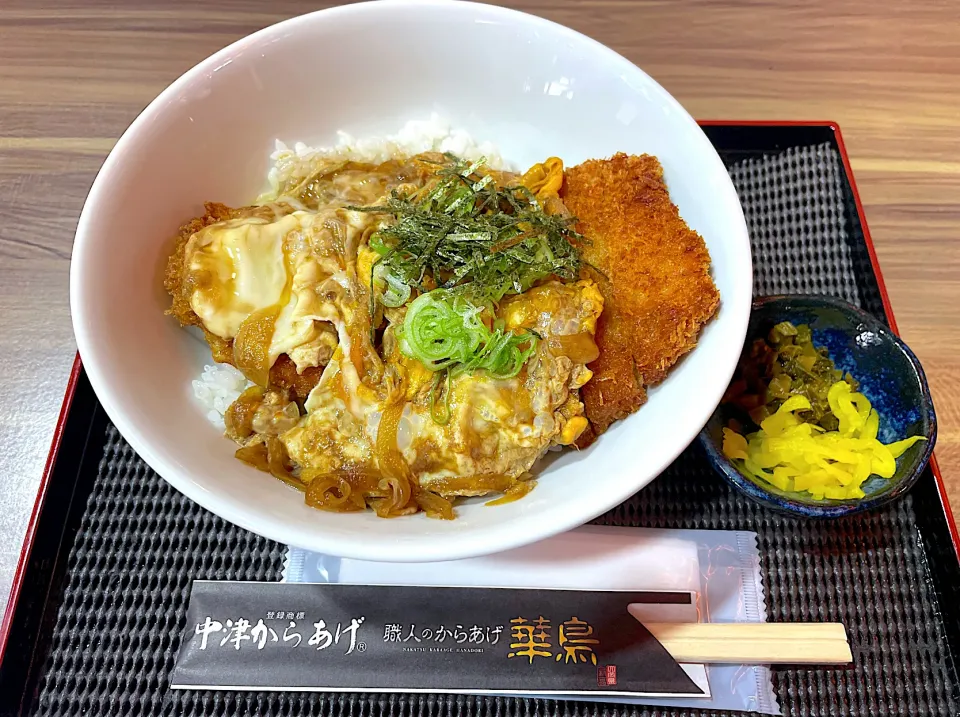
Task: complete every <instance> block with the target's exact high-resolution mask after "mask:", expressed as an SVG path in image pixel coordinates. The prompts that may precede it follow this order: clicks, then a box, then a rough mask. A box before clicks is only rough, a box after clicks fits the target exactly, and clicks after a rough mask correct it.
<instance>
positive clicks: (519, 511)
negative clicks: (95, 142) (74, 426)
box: [71, 2, 751, 561]
mask: <svg viewBox="0 0 960 717" xmlns="http://www.w3.org/2000/svg"><path fill="white" fill-rule="evenodd" d="M398 30H402V31H398ZM361 36H362V37H364V38H365V39H364V43H356V42H352V41H351V40H350V38H355V37H361ZM454 38H455V41H454ZM359 44H362V45H364V46H366V47H377V48H378V52H377V53H375V54H374V55H373V56H371V54H370V53H369V52H366V51H364V50H363V49H362V48H361V47H359ZM389 58H403V61H402V62H393V61H390V60H389ZM304 66H310V67H311V68H315V70H314V71H312V72H311V73H306V74H304V73H290V72H288V71H287V69H288V68H289V67H304ZM511 68H512V69H511ZM517 68H523V71H522V72H517V71H516V69H517ZM361 88H362V89H361ZM582 128H589V130H584V129H582ZM750 299H751V267H750V250H749V243H748V240H747V234H746V227H745V224H744V220H743V215H742V212H741V210H740V206H739V203H738V201H737V198H736V193H735V191H734V189H733V187H732V184H731V183H730V180H729V177H728V175H727V174H726V172H725V170H724V167H723V164H722V163H721V162H720V159H719V157H718V156H717V155H716V153H715V151H714V150H713V148H712V147H711V146H710V144H709V142H708V140H707V139H706V137H705V136H704V135H703V133H702V132H701V131H700V129H699V128H698V127H697V125H696V123H695V122H694V121H693V120H692V119H691V118H690V117H689V115H687V114H686V113H685V112H684V111H683V110H682V108H680V106H679V105H678V104H677V103H676V102H675V101H674V100H673V99H672V98H671V97H670V96H669V95H668V94H667V93H666V92H665V91H664V90H663V89H662V88H660V87H659V86H658V85H657V84H656V83H655V82H654V81H653V80H651V79H650V78H649V77H647V76H646V75H645V74H644V73H643V72H641V71H640V70H639V69H637V68H636V67H634V66H633V65H631V64H630V63H629V62H628V61H626V60H625V59H623V58H621V57H619V56H618V55H616V54H614V53H613V52H611V51H610V50H608V49H606V48H604V47H602V46H600V45H598V44H596V43H595V42H593V41H592V40H589V39H588V38H585V37H583V36H580V35H578V34H576V33H574V32H572V31H570V30H567V29H565V28H562V27H560V26H557V25H554V24H552V23H549V22H546V21H544V20H540V19H538V18H535V17H531V16H528V15H524V14H522V13H517V12H513V11H509V10H504V9H501V8H495V7H491V6H483V5H473V4H470V3H443V2H385V3H366V4H361V5H354V6H349V7H343V8H336V9H333V10H327V11H321V12H319V13H314V14H311V15H306V16H303V17H300V18H295V19H293V20H290V21H287V22H285V23H281V24H280V25H277V26H274V27H271V28H267V29H266V30H263V31H261V32H259V33H256V34H254V35H252V36H250V37H248V38H245V39H244V40H241V41H240V42H238V43H236V44H235V45H233V46H231V47H228V48H226V49H225V50H223V51H221V52H220V53H218V54H217V55H214V56H213V57H211V58H209V59H208V60H206V61H204V62H203V63H201V64H200V65H198V66H197V67H196V68H194V69H193V70H191V71H189V72H188V73H186V74H185V75H184V76H183V77H181V78H180V79H179V80H178V81H177V82H176V83H174V84H173V85H172V86H171V87H170V88H168V89H167V90H166V91H165V92H164V93H163V94H162V95H161V96H160V97H159V98H158V99H157V100H155V101H154V102H153V103H152V104H151V105H150V106H149V107H148V108H147V109H146V110H145V111H144V113H143V114H142V115H141V116H140V117H139V118H138V119H137V120H136V121H135V122H134V124H133V125H132V126H131V127H130V129H129V130H128V131H127V132H126V133H125V135H124V136H123V137H122V138H121V139H120V141H119V142H118V143H117V146H116V147H115V149H114V151H113V152H112V153H111V155H110V157H108V159H107V161H106V163H105V164H104V167H103V169H102V170H101V173H100V175H99V177H98V178H97V180H96V182H95V183H94V186H93V188H92V189H91V192H90V196H89V197H88V199H87V203H86V205H85V207H84V211H83V214H82V216H81V221H80V224H79V226H78V230H77V239H76V244H75V249H74V257H73V264H72V268H71V303H72V310H73V317H74V326H75V331H76V334H77V341H78V345H79V348H80V354H81V358H82V360H83V362H84V366H85V368H86V371H87V373H88V375H89V377H90V380H91V383H92V384H93V386H94V388H95V390H96V391H97V394H98V397H99V398H100V400H101V402H102V404H103V406H104V408H105V409H106V411H107V413H108V415H109V416H110V418H111V420H112V421H113V422H114V423H115V425H116V426H117V427H118V429H119V430H120V431H121V433H122V434H123V436H124V437H125V438H126V439H127V440H128V441H129V442H130V444H131V446H132V447H133V448H134V449H135V450H136V451H137V452H138V454H139V455H140V456H141V457H142V458H143V459H144V460H145V461H146V462H147V463H148V464H149V465H150V466H151V467H152V468H154V469H155V470H156V471H157V473H158V474H159V475H160V476H162V477H163V478H165V479H166V480H167V481H169V482H170V483H171V484H173V485H174V486H175V487H176V488H178V489H179V490H181V491H182V492H184V493H185V494H186V495H187V496H189V497H190V498H192V499H194V500H196V501H197V502H199V503H201V504H202V505H204V506H205V507H207V508H209V509H210V510H212V511H214V512H215V513H218V514H219V515H221V516H222V517H224V518H226V519H228V520H230V521H233V522H235V523H237V524H238V525H240V526H242V527H245V528H248V529H250V530H254V531H255V532H258V533H260V534H262V535H265V536H266V537H269V538H271V539H274V540H277V541H279V542H283V543H287V544H292V545H297V546H299V547H303V548H306V549H309V550H314V551H317V552H323V553H327V554H332V555H338V556H344V557H354V558H361V559H374V560H390V561H421V560H447V559H455V558H462V557H469V556H474V555H480V554H486V553H491V552H497V551H500V550H505V549H509V548H512V547H516V546H519V545H523V544H526V543H530V542H533V541H536V540H538V539H541V538H544V537H547V536H549V535H552V534H555V533H557V532H561V531H563V530H566V529H569V528H572V527H575V526H576V525H579V524H581V523H583V522H586V521H587V520H590V519H591V518H593V517H595V516H597V515H599V514H600V513H602V512H604V511H606V510H608V509H609V508H611V507H613V506H615V505H617V504H618V503H620V502H622V501H623V500H625V499H626V498H628V497H629V496H630V495H632V494H633V493H635V492H636V491H638V490H639V489H641V488H642V487H643V486H645V485H646V484H647V483H649V482H650V481H651V480H653V479H654V478H655V477H656V476H657V475H658V474H659V473H660V472H661V471H662V470H663V469H664V468H665V467H666V466H667V465H668V464H669V463H670V462H671V461H672V460H673V459H674V458H675V457H676V456H677V455H678V454H679V453H680V451H682V450H683V449H684V448H685V447H686V446H687V445H688V444H689V443H690V441H691V440H692V439H693V438H694V437H695V436H696V435H697V433H698V432H699V430H700V429H701V428H702V426H703V425H704V423H705V422H706V420H707V418H708V417H709V415H710V414H711V413H712V411H713V409H714V408H715V407H716V405H717V403H718V401H719V400H720V398H721V396H722V393H723V390H724V388H725V387H726V385H727V383H728V381H729V379H730V377H731V375H732V373H733V370H734V368H735V365H736V362H737V358H738V356H739V353H740V349H741V347H742V344H743V338H744V335H745V331H746V324H747V319H748V315H749V307H750Z"/></svg>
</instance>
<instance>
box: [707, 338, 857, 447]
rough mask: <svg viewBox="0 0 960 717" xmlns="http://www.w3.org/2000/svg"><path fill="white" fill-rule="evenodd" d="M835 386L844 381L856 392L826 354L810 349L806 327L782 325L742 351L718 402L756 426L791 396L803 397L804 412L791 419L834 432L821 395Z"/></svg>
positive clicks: (833, 418)
mask: <svg viewBox="0 0 960 717" xmlns="http://www.w3.org/2000/svg"><path fill="white" fill-rule="evenodd" d="M838 381H846V382H847V383H848V384H849V385H850V388H851V390H852V391H856V390H857V389H858V388H859V384H858V383H857V382H856V381H855V380H854V378H853V377H852V376H851V375H850V374H849V373H848V374H846V375H844V373H843V372H842V371H840V370H839V369H837V367H836V366H835V365H834V363H833V361H832V360H831V359H830V355H829V354H828V352H827V350H826V349H824V348H818V347H817V346H815V345H814V344H813V332H812V331H811V330H810V327H809V326H807V325H806V324H800V325H799V326H794V325H793V324H792V323H790V322H789V321H783V322H781V323H779V324H777V325H775V326H774V327H773V328H772V329H770V332H769V333H768V334H767V336H766V338H764V339H757V340H755V341H754V342H753V343H752V344H751V345H750V347H749V348H748V350H747V351H745V352H744V355H743V356H742V357H741V360H740V364H739V366H738V368H737V375H736V376H735V378H734V381H733V383H732V384H731V385H730V388H729V389H728V390H727V395H726V396H725V398H724V402H725V403H731V404H733V405H735V406H737V407H738V408H740V409H741V410H742V411H743V412H744V413H746V414H747V415H748V416H749V417H750V420H751V421H753V423H755V424H756V425H758V426H759V425H760V423H761V422H762V421H763V420H764V419H766V418H768V417H770V416H772V415H774V414H775V413H776V412H777V411H778V410H779V408H780V406H782V405H783V403H784V402H785V401H786V400H788V399H789V398H790V397H791V396H803V397H805V398H806V399H807V400H808V401H809V402H810V408H809V409H806V410H803V411H799V412H797V413H796V415H797V417H798V418H800V419H801V420H802V421H803V422H805V423H811V424H815V425H818V426H820V427H822V428H823V429H824V430H827V431H835V430H837V428H838V423H837V418H836V416H835V415H834V414H833V413H832V412H831V410H830V405H829V403H828V401H827V393H828V391H829V390H830V387H831V386H833V385H834V384H835V383H836V382H838Z"/></svg>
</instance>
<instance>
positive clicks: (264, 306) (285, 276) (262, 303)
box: [186, 209, 371, 371]
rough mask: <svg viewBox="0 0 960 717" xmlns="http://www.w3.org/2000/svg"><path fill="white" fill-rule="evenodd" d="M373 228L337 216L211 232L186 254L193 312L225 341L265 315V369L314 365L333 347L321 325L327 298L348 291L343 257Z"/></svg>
mask: <svg viewBox="0 0 960 717" xmlns="http://www.w3.org/2000/svg"><path fill="white" fill-rule="evenodd" d="M370 224H371V218H370V216H369V215H365V214H361V213H359V212H350V211H346V210H344V209H338V210H335V211H329V212H323V213H313V212H306V211H295V212H292V213H290V214H287V215H286V216H281V217H279V218H276V219H265V218H262V217H244V218H240V219H234V220H230V221H226V222H221V223H219V224H214V225H211V226H208V227H206V228H204V229H203V230H201V231H199V232H197V233H196V234H194V235H193V237H191V239H190V241H189V242H188V244H187V248H186V262H187V266H188V270H189V272H190V275H191V276H192V277H193V285H194V286H195V287H196V288H195V289H194V291H193V294H192V296H191V297H190V305H191V307H192V308H193V310H194V312H196V314H197V316H199V317H200V319H201V321H202V322H203V325H204V326H205V327H206V328H207V330H209V331H210V332H212V333H214V334H216V335H217V336H220V337H221V338H224V339H235V338H237V336H238V334H240V332H241V328H242V327H243V325H244V322H245V321H247V320H248V319H249V318H250V317H251V316H252V315H258V316H260V317H263V315H264V312H269V314H270V316H269V318H270V321H269V323H270V325H271V327H270V328H271V329H272V330H271V331H269V333H270V337H269V348H268V350H267V360H268V362H269V366H272V365H273V363H274V362H275V361H276V360H277V357H278V356H280V355H281V354H287V355H288V356H290V358H291V359H293V361H294V363H296V365H297V369H298V370H299V371H302V370H303V369H305V368H307V367H309V366H318V365H320V363H321V360H326V358H328V357H329V355H330V352H331V350H332V348H333V346H332V345H331V343H334V344H335V342H334V341H332V339H333V337H334V334H333V333H332V332H330V331H326V330H324V328H323V327H322V326H321V325H320V323H318V322H330V321H332V320H333V319H334V318H335V316H336V315H337V313H336V311H335V309H334V304H335V302H334V301H332V299H334V298H335V297H338V296H340V295H341V294H342V293H343V292H344V291H345V290H346V287H347V286H348V284H349V281H348V279H347V278H346V270H347V262H346V260H345V258H344V257H345V254H344V250H345V249H346V247H347V246H348V245H350V244H351V243H352V244H353V246H356V243H357V241H358V240H359V237H360V235H361V233H362V232H363V231H364V229H366V228H367V226H369V225H370ZM258 312H259V314H258ZM269 366H268V368H269Z"/></svg>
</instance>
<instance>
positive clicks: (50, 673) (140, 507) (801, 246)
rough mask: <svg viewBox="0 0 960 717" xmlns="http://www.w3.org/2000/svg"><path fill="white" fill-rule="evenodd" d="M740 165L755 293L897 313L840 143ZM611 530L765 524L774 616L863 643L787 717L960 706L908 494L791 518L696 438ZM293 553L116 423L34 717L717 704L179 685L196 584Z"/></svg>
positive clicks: (784, 686) (597, 709)
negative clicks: (241, 522)
mask: <svg viewBox="0 0 960 717" xmlns="http://www.w3.org/2000/svg"><path fill="white" fill-rule="evenodd" d="M730 172H731V176H732V177H733V180H734V182H735V184H736V186H737V189H738V191H739V193H740V198H741V201H742V202H743V207H744V211H745V213H746V216H747V222H748V226H749V229H750V233H751V236H752V240H753V247H754V250H755V255H754V260H755V292H756V293H757V294H771V293H781V292H796V293H804V292H806V293H827V294H834V295H837V296H841V297H843V298H846V299H848V300H850V301H852V302H854V303H856V304H859V305H861V306H863V307H864V308H866V309H868V310H870V311H873V312H874V313H878V314H879V313H881V312H882V303H881V298H880V293H879V291H878V288H877V283H876V280H875V277H874V276H873V273H872V270H871V269H870V262H869V256H868V253H867V250H866V246H865V245H864V243H863V237H862V234H860V228H859V222H857V221H856V219H855V215H854V212H855V209H854V205H853V204H852V200H851V197H850V196H849V191H850V190H849V187H848V186H847V185H846V183H845V181H844V174H843V165H842V163H841V161H840V157H839V155H838V154H837V152H836V151H835V150H834V149H833V148H832V146H831V145H828V144H824V145H820V146H816V147H806V148H796V149H789V150H786V151H783V152H779V153H777V154H772V155H767V156H764V157H762V158H757V159H750V160H745V161H741V162H740V163H738V164H736V165H734V166H733V167H731V169H730ZM597 522H600V523H604V524H612V525H637V526H654V527H665V528H719V529H747V530H754V531H756V532H757V533H758V534H759V536H760V537H759V541H760V552H761V555H762V558H763V570H764V576H765V582H766V586H767V590H768V599H767V604H768V606H769V611H770V617H771V619H772V620H795V621H803V620H828V621H840V622H843V623H844V624H845V625H846V626H847V629H848V631H849V635H850V639H851V642H852V647H853V654H854V662H855V666H854V668H853V669H847V670H843V669H840V670H832V669H831V670H820V669H783V670H777V671H775V673H774V682H775V686H776V689H777V693H778V696H779V698H780V700H781V702H782V705H783V708H784V712H785V714H788V715H831V716H837V717H839V716H840V715H844V716H846V715H863V716H864V717H867V716H869V717H873V716H874V715H918V716H923V717H926V716H928V715H944V716H950V715H955V714H957V705H956V704H955V703H954V698H953V695H954V692H955V689H956V674H955V670H954V665H953V664H952V662H951V658H950V653H949V652H948V651H947V650H946V649H945V648H943V647H942V646H941V645H942V643H943V640H944V637H943V634H942V625H941V623H940V622H939V620H938V615H937V606H936V603H935V598H934V596H933V593H932V591H931V589H930V588H929V587H928V581H927V568H926V566H925V563H924V560H925V558H924V554H923V550H922V548H921V544H920V540H919V537H918V531H917V526H916V519H915V513H914V504H913V501H912V499H911V498H910V497H909V496H908V497H907V498H906V499H905V500H903V501H901V502H899V503H897V504H895V505H893V506H890V507H888V508H886V509H884V510H880V511H878V512H875V513H872V514H870V515H866V516H860V517H851V518H847V519H843V520H837V521H832V522H811V521H798V520H793V519H789V518H784V517H780V516H778V515H775V514H773V513H770V512H768V511H766V510H765V509H763V508H761V507H759V506H758V505H756V504H754V503H752V502H750V501H748V500H746V499H743V498H741V497H740V496H739V495H737V494H734V493H732V492H731V491H730V490H729V489H728V488H727V486H726V485H725V483H724V482H723V481H722V480H721V479H720V478H719V477H718V476H716V475H714V474H713V473H712V472H711V470H710V468H709V467H708V466H707V463H706V461H705V459H704V457H703V455H702V454H701V451H700V448H699V446H698V445H697V444H695V445H694V446H692V447H691V448H689V449H688V450H687V451H686V452H685V453H684V454H683V455H682V456H681V457H680V458H679V459H678V460H677V461H676V463H674V464H673V465H672V466H671V467H670V468H669V469H668V470H667V471H666V472H665V473H664V474H663V475H662V476H661V477H660V478H659V479H657V480H656V481H654V483H652V484H651V485H650V486H649V487H647V488H646V489H644V490H643V491H642V492H640V493H638V494H637V495H636V496H634V497H633V498H632V499H630V500H629V501H627V502H626V503H624V504H623V505H621V506H619V507H617V508H616V509H614V510H612V511H610V512H609V513H608V514H607V515H605V516H603V517H602V518H601V519H599V520H598V521H597ZM283 556H284V547H283V546H281V545H278V544H276V543H272V542H270V541H268V540H265V539H263V538H260V537H258V536H256V535H254V534H252V533H248V532H246V531H244V530H241V529H240V528H237V527H234V526H233V525H230V524H228V523H226V522H224V521H222V520H220V519H219V518H217V517H215V516H213V515H212V514H210V513H208V512H207V511H206V510H204V509H203V508H200V507H199V506H198V505H196V504H194V503H192V502H191V501H189V500H187V499H186V498H184V497H183V496H182V495H180V494H179V493H177V492H176V491H175V490H174V489H173V488H171V487H170V486H168V485H167V484H166V483H164V482H163V481H162V480H161V479H160V478H159V477H158V476H157V475H156V474H155V473H153V471H151V470H150V469H149V468H147V467H146V465H145V464H144V463H143V462H142V461H140V460H139V458H138V457H137V456H136V455H135V454H134V452H133V451H132V450H131V449H130V447H129V446H128V445H127V444H126V443H125V442H124V441H123V439H122V438H120V436H119V434H118V433H117V431H116V429H114V428H113V427H112V426H111V427H110V428H108V430H107V435H106V437H105V449H104V456H103V460H102V461H101V463H100V468H99V475H98V478H97V481H96V484H95V486H94V489H93V492H92V494H91V495H90V497H89V500H88V503H87V506H86V511H85V514H84V517H83V521H82V525H81V528H80V532H79V533H78V536H77V539H76V542H75V544H74V546H73V549H72V550H71V553H70V556H69V563H68V568H67V570H68V573H67V582H66V585H65V588H64V594H63V597H62V603H61V607H60V610H59V613H58V615H57V620H56V626H55V628H54V633H53V637H52V641H51V647H50V653H49V657H48V659H47V663H46V668H45V673H44V677H43V680H42V683H41V687H40V692H39V695H38V697H37V699H36V700H35V701H34V705H33V713H34V714H42V715H62V716H64V717H75V716H77V715H110V716H113V715H128V714H129V715H178V716H179V715H184V716H188V717H193V716H196V715H289V716H291V717H293V716H299V715H331V716H332V715H345V716H346V715H350V716H353V715H356V716H358V717H359V716H361V715H397V716H398V717H399V716H401V715H402V716H404V717H406V716H408V715H409V716H410V717H414V716H416V717H420V716H421V715H422V716H426V715H430V716H431V717H432V716H434V715H436V716H438V717H439V716H440V715H444V716H446V715H450V716H451V717H460V716H463V717H466V715H468V714H469V715H473V714H477V715H489V717H501V716H503V717H506V716H507V715H509V716H513V715H518V716H519V715H529V716H530V717H534V716H539V715H598V716H599V715H604V716H610V717H613V716H614V715H620V714H624V715H625V714H631V715H637V714H643V715H650V716H651V717H652V716H654V715H667V714H669V715H686V716H688V717H694V716H695V715H699V714H708V713H705V712H701V711H674V710H663V709H655V708H650V709H642V708H641V709H640V710H637V709H635V708H631V707H618V706H614V705H597V704H592V703H575V702H554V701H543V700H518V699H506V698H479V697H477V698H474V697H453V696H451V697H443V696H440V697H435V696H428V695H416V696H404V695H322V694H298V693H288V694H274V693H271V694H264V693H259V694H258V693H230V692H180V691H171V690H169V689H168V686H167V676H168V674H169V671H170V669H171V667H172V665H173V660H174V656H175V653H176V650H177V647H178V642H179V636H180V631H181V629H182V628H183V619H184V611H185V607H186V599H187V595H188V592H189V589H190V583H191V581H192V580H194V579H198V578H205V579H215V580H230V579H241V580H278V579H279V578H280V572H281V568H282V562H283ZM709 714H711V715H719V714H720V713H716V712H710V713H709Z"/></svg>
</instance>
